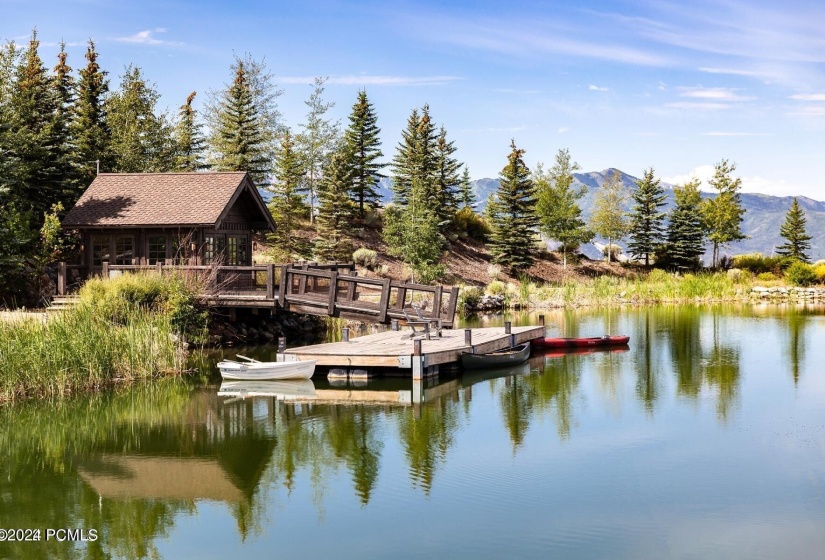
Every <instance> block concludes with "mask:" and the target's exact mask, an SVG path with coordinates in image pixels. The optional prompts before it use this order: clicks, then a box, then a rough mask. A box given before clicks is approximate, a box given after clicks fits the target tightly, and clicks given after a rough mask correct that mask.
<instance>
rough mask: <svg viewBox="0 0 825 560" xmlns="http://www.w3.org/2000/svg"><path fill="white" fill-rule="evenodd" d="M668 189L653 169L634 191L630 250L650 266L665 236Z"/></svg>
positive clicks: (639, 181) (646, 173) (648, 171)
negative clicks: (665, 206)
mask: <svg viewBox="0 0 825 560" xmlns="http://www.w3.org/2000/svg"><path fill="white" fill-rule="evenodd" d="M666 198H667V196H666V195H665V189H664V188H663V187H662V186H661V184H660V181H659V179H654V177H653V168H652V167H651V168H649V169H646V170H645V174H644V177H642V178H641V179H640V180H638V181H637V182H636V190H635V191H634V192H633V202H634V206H633V210H632V211H631V212H630V243H628V249H629V250H630V253H631V254H632V255H633V256H634V257H636V258H641V257H644V259H645V266H650V255H652V254H653V253H655V252H656V249H658V247H659V245H661V244H662V241H663V239H664V231H665V226H664V220H665V213H664V212H662V211H660V208H662V207H663V206H664V205H665V199H666Z"/></svg>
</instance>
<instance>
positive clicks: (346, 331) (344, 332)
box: [341, 327, 349, 342]
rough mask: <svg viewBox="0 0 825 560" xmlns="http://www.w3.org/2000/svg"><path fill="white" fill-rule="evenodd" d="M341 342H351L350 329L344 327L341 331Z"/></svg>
mask: <svg viewBox="0 0 825 560" xmlns="http://www.w3.org/2000/svg"><path fill="white" fill-rule="evenodd" d="M341 340H342V341H344V342H349V327H344V328H343V329H341Z"/></svg>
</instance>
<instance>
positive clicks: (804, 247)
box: [776, 197, 811, 263]
mask: <svg viewBox="0 0 825 560" xmlns="http://www.w3.org/2000/svg"><path fill="white" fill-rule="evenodd" d="M807 221H808V220H807V218H806V217H805V212H804V211H803V210H802V208H801V207H800V206H799V201H798V200H797V198H796V197H794V199H793V202H792V203H791V207H790V208H789V209H788V213H787V214H785V223H784V224H782V227H780V228H779V234H780V235H781V236H782V237H783V238H785V243H783V244H782V245H780V246H779V247H777V248H776V252H777V253H778V254H780V255H782V256H783V257H789V258H791V259H794V260H798V261H802V262H805V263H806V262H810V259H809V258H808V254H807V251H810V250H811V236H810V235H808V233H807V232H806V231H805V223H806V222H807Z"/></svg>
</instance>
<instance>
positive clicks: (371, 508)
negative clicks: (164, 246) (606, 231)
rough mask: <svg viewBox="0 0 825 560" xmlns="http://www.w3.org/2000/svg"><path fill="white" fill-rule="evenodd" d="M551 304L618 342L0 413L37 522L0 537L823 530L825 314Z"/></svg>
mask: <svg viewBox="0 0 825 560" xmlns="http://www.w3.org/2000/svg"><path fill="white" fill-rule="evenodd" d="M545 314H546V315H547V326H548V331H549V333H551V334H558V335H567V336H577V335H578V336H598V335H601V334H605V333H606V332H610V333H612V334H618V333H622V334H628V335H630V337H631V341H630V346H629V348H627V349H619V350H618V351H612V352H598V351H593V352H586V353H577V354H563V353H549V354H544V355H541V354H539V355H534V356H533V357H532V358H531V359H530V361H529V363H528V364H527V365H526V366H523V367H520V368H515V369H513V370H504V371H502V370H497V371H483V372H474V373H472V374H470V373H467V374H464V375H462V374H461V373H460V372H457V373H455V374H454V375H442V376H440V377H439V378H438V379H431V380H428V381H426V382H425V383H424V384H423V385H421V386H418V387H413V384H412V382H411V381H410V380H408V379H395V378H391V379H382V380H375V381H369V382H366V383H359V384H357V385H352V386H343V387H341V386H335V385H332V384H330V383H328V382H327V381H326V380H325V379H319V378H316V379H313V383H314V386H315V390H316V391H317V395H318V399H317V400H315V401H312V402H296V401H294V400H289V399H288V397H289V391H285V392H284V394H281V395H280V397H281V398H276V397H274V396H268V397H267V396H262V397H254V398H253V397H251V398H246V399H242V398H238V397H237V396H218V386H219V384H220V380H219V379H216V378H215V377H214V371H215V370H214V363H215V361H216V360H217V359H219V355H214V356H209V357H208V358H206V359H205V363H204V364H202V367H203V368H204V369H203V370H202V371H203V372H205V373H204V374H202V375H199V376H195V377H194V378H192V379H171V380H165V381H162V382H158V383H152V384H145V385H138V386H134V387H131V388H129V389H127V390H121V391H118V392H115V393H111V394H100V395H94V396H85V397H80V398H75V399H71V400H67V401H65V402H64V403H62V404H59V405H55V404H48V403H38V402H34V403H26V404H23V405H18V406H14V407H7V408H4V409H0V426H2V428H0V469H1V470H0V472H2V477H0V512H2V514H0V530H9V529H24V530H25V529H40V530H41V533H40V540H39V541H37V542H9V541H8V540H7V541H5V542H0V557H2V558H46V557H54V558H98V557H101V558H103V557H107V556H112V557H116V558H117V557H123V558H144V557H157V556H159V557H162V558H171V559H178V558H198V559H204V558H228V557H232V556H236V555H241V556H242V557H244V558H272V557H276V556H277V557H284V558H297V557H300V558H332V557H334V558H386V557H393V558H444V557H450V558H502V557H514V558H548V557H557V558H633V559H638V558H650V559H653V558H656V559H661V558H701V559H707V558H725V559H730V558H786V559H787V558H812V557H816V556H818V555H820V554H821V551H822V550H825V532H823V531H822V527H823V526H825V368H823V367H822V364H825V344H824V343H823V341H825V311H823V310H822V309H821V308H810V307H808V308H797V307H782V306H764V307H750V306H741V307H729V306H728V307H726V306H716V307H701V308H700V307H655V308H637V309H633V308H628V309H611V310H585V311H557V312H547V313H545ZM508 318H509V319H512V320H513V321H514V324H527V323H530V322H532V323H535V322H536V317H535V316H534V315H533V316H529V315H526V314H522V315H512V316H509V317H508ZM502 321H503V317H500V316H499V317H483V318H471V319H468V320H467V321H466V322H465V324H471V325H473V326H475V325H483V326H488V325H492V324H496V323H497V324H501V322H502ZM257 351H258V352H259V353H261V354H267V353H268V352H269V350H268V349H264V348H259V349H257ZM244 353H246V352H244ZM416 391H417V393H416ZM411 395H412V396H411ZM284 398H286V400H284ZM415 401H422V402H421V403H418V402H415ZM47 529H76V530H81V529H82V530H83V531H84V533H79V532H78V533H74V534H70V533H65V532H64V533H63V534H62V535H63V536H64V538H66V536H70V537H71V538H74V539H75V541H74V542H68V541H65V540H64V541H63V542H60V541H58V540H57V537H58V536H60V534H59V533H52V534H51V538H50V539H49V540H47V539H46V536H47V533H46V531H47ZM91 530H94V535H92V533H91V532H90V531H91ZM3 534H5V533H0V536H2V535H3ZM9 534H10V533H9ZM30 536H31V535H30ZM92 536H93V537H94V538H92ZM79 539H83V540H79Z"/></svg>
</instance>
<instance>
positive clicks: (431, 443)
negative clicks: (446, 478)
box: [398, 397, 460, 495]
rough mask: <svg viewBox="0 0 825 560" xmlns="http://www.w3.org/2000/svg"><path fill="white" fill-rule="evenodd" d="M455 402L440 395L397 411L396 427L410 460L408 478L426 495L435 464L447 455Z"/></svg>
mask: <svg viewBox="0 0 825 560" xmlns="http://www.w3.org/2000/svg"><path fill="white" fill-rule="evenodd" d="M459 412H460V411H459V407H458V402H457V401H456V400H454V399H450V398H446V397H442V398H439V399H437V400H436V401H434V402H431V403H427V404H424V405H416V407H415V408H407V409H405V410H403V411H402V412H401V413H400V414H399V415H398V431H399V436H400V438H401V443H402V445H403V446H404V453H405V455H406V457H407V461H408V463H409V474H410V479H411V480H412V483H413V485H414V486H420V487H421V488H422V489H423V490H424V493H425V494H427V495H429V493H430V490H431V489H432V484H433V477H434V475H435V471H436V469H437V468H438V466H439V465H440V464H441V463H443V462H444V461H445V460H446V458H447V451H448V450H449V449H450V447H451V446H452V445H453V436H454V434H455V432H456V430H457V428H458V419H459Z"/></svg>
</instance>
